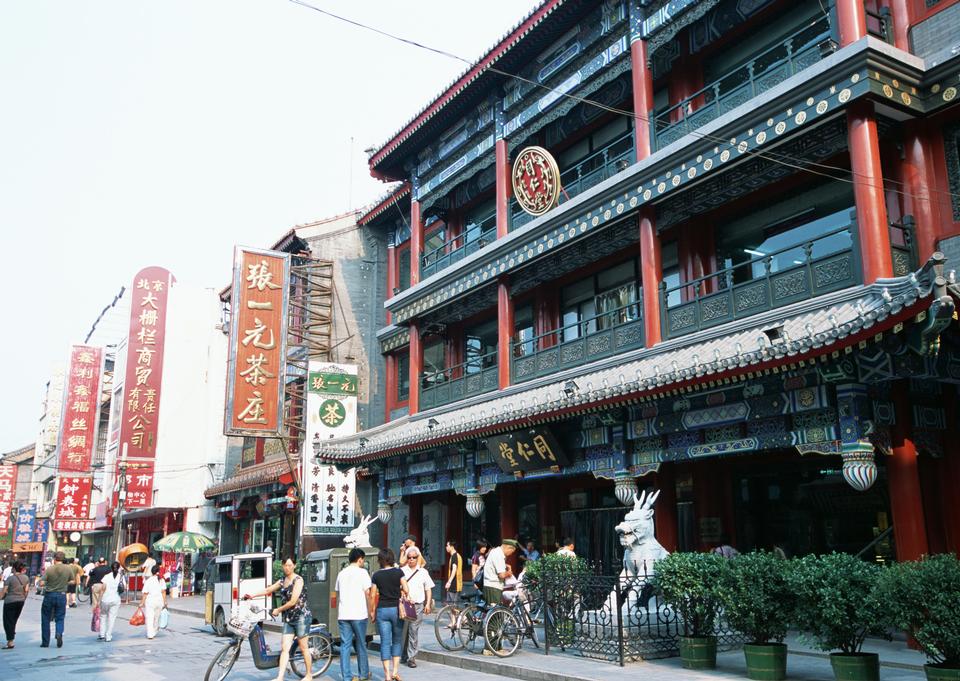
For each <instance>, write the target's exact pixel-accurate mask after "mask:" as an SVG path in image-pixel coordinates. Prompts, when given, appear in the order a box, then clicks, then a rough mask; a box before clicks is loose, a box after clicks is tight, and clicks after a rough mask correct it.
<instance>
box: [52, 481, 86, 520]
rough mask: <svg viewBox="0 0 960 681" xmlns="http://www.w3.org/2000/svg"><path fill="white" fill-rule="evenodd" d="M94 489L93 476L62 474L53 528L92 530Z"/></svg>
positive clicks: (58, 486)
mask: <svg viewBox="0 0 960 681" xmlns="http://www.w3.org/2000/svg"><path fill="white" fill-rule="evenodd" d="M92 491H93V478H92V477H91V476H89V475H83V476H79V475H78V476H72V477H68V476H61V477H60V478H59V479H58V480H57V505H56V508H55V510H54V515H53V517H54V519H53V529H54V530H57V531H64V530H92V529H93V525H94V520H93V518H92V517H91V516H90V511H91V508H90V496H91V494H92Z"/></svg>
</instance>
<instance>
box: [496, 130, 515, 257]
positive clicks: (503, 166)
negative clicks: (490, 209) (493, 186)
mask: <svg viewBox="0 0 960 681" xmlns="http://www.w3.org/2000/svg"><path fill="white" fill-rule="evenodd" d="M494 149H495V153H496V167H497V174H496V177H497V238H498V239H502V238H503V237H505V236H506V235H507V234H509V233H510V196H511V195H512V191H513V185H512V183H511V182H510V150H509V147H508V146H507V140H505V139H503V138H500V139H497V141H496V143H495V146H494Z"/></svg>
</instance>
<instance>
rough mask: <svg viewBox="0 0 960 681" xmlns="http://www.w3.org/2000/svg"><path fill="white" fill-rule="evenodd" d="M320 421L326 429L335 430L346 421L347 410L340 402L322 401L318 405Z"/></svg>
mask: <svg viewBox="0 0 960 681" xmlns="http://www.w3.org/2000/svg"><path fill="white" fill-rule="evenodd" d="M320 420H321V421H322V422H323V424H324V425H325V426H327V427H328V428H337V427H339V426H341V425H342V424H343V422H344V421H346V420H347V410H346V409H345V408H344V406H343V403H342V402H340V400H324V401H323V403H322V404H321V405H320Z"/></svg>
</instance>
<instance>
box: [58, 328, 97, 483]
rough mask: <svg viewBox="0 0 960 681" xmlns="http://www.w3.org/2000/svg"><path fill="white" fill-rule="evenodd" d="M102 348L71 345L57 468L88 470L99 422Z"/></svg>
mask: <svg viewBox="0 0 960 681" xmlns="http://www.w3.org/2000/svg"><path fill="white" fill-rule="evenodd" d="M102 368H103V349H102V348H95V347H91V346H88V345H74V346H73V347H72V348H70V366H69V369H68V370H67V377H66V383H65V390H64V393H63V412H62V417H61V418H62V424H61V426H60V469H59V470H60V472H61V473H63V472H74V473H89V472H90V462H91V460H92V459H93V449H94V447H95V446H96V442H97V426H98V425H99V423H100V374H101V371H102Z"/></svg>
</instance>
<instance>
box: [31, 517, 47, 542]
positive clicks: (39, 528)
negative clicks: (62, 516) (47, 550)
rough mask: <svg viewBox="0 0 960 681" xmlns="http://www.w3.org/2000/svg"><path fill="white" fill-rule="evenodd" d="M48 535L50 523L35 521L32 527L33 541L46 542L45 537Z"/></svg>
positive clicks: (44, 520)
mask: <svg viewBox="0 0 960 681" xmlns="http://www.w3.org/2000/svg"><path fill="white" fill-rule="evenodd" d="M49 535H50V521H49V520H46V519H43V520H37V522H36V523H34V527H33V541H35V542H36V541H42V542H45V541H47V537H48V536H49Z"/></svg>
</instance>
